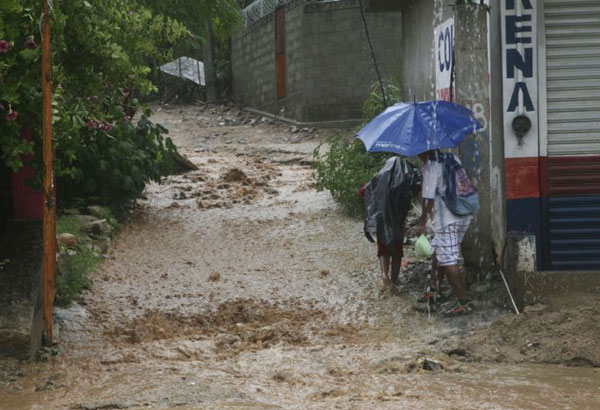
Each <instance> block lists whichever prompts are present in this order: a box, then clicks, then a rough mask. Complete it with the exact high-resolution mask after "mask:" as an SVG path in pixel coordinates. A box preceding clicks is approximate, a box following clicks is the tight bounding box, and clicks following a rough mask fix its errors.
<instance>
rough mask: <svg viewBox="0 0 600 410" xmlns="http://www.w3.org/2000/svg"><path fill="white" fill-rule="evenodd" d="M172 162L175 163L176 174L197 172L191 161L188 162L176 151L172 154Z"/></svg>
mask: <svg viewBox="0 0 600 410" xmlns="http://www.w3.org/2000/svg"><path fill="white" fill-rule="evenodd" d="M173 160H174V161H175V173H176V174H181V173H184V172H188V171H197V170H198V167H197V166H196V165H195V164H194V163H193V162H192V161H190V160H189V159H187V158H186V157H184V156H183V155H181V154H180V153H179V152H177V151H175V152H174V153H173Z"/></svg>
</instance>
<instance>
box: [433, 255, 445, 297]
mask: <svg viewBox="0 0 600 410" xmlns="http://www.w3.org/2000/svg"><path fill="white" fill-rule="evenodd" d="M442 279H443V269H441V267H440V264H439V262H438V259H437V255H436V254H435V253H434V254H433V256H432V258H431V282H432V285H433V287H434V288H436V289H437V290H440V286H441V284H442Z"/></svg>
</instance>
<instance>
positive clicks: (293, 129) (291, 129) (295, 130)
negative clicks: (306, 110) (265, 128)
mask: <svg viewBox="0 0 600 410" xmlns="http://www.w3.org/2000/svg"><path fill="white" fill-rule="evenodd" d="M290 132H298V127H296V126H295V125H293V126H291V127H290Z"/></svg>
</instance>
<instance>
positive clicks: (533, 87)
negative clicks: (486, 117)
mask: <svg viewBox="0 0 600 410" xmlns="http://www.w3.org/2000/svg"><path fill="white" fill-rule="evenodd" d="M502 53H503V64H502V73H503V88H504V100H503V104H504V105H503V107H504V130H505V144H504V145H505V154H506V157H507V158H514V157H537V156H538V152H539V151H538V112H537V111H538V109H537V104H538V89H537V81H538V79H537V21H536V0H502ZM515 117H521V118H524V117H527V119H529V120H530V123H531V128H530V129H529V130H528V131H527V132H526V133H524V134H523V135H518V136H517V135H516V134H515V131H514V130H513V127H512V123H513V120H514V118H515Z"/></svg>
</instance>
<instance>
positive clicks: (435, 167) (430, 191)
mask: <svg viewBox="0 0 600 410" xmlns="http://www.w3.org/2000/svg"><path fill="white" fill-rule="evenodd" d="M452 155H454V154H452ZM454 158H455V159H456V161H458V162H459V163H461V162H460V159H458V157H457V156H456V155H454ZM443 170H444V166H443V165H442V163H441V162H438V161H436V160H430V159H428V160H427V162H426V163H425V166H424V167H423V192H422V195H423V199H433V200H434V205H433V219H432V221H431V222H432V223H433V231H434V232H439V231H441V230H442V229H443V228H444V227H446V226H448V225H450V224H452V223H455V222H461V221H463V220H466V219H468V218H471V216H470V215H467V216H458V215H455V214H453V213H452V211H450V210H449V209H448V207H447V206H446V204H445V203H444V200H443V199H442V196H441V194H440V193H443V192H445V191H446V183H445V182H444V176H443V175H442V172H443Z"/></svg>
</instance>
